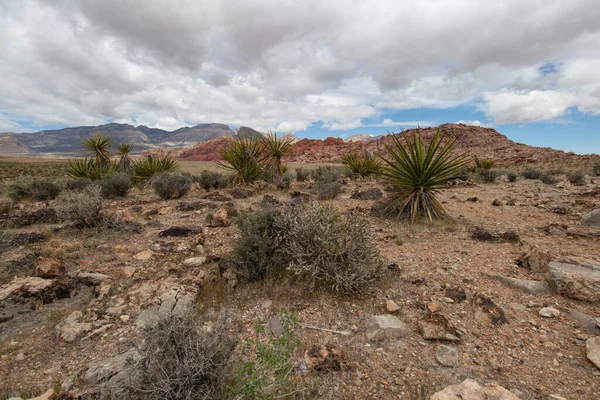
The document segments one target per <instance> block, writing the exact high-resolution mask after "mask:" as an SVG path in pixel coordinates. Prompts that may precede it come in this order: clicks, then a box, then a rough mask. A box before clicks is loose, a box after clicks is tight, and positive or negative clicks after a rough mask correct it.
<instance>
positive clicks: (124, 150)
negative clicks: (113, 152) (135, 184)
mask: <svg viewBox="0 0 600 400" xmlns="http://www.w3.org/2000/svg"><path fill="white" fill-rule="evenodd" d="M132 151H133V143H121V144H120V145H118V146H117V155H118V156H119V171H120V172H125V173H127V174H128V173H130V172H131V157H130V154H131V152H132Z"/></svg>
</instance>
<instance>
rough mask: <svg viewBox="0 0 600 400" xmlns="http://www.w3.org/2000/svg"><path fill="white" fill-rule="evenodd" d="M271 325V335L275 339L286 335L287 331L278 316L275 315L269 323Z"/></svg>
mask: <svg viewBox="0 0 600 400" xmlns="http://www.w3.org/2000/svg"><path fill="white" fill-rule="evenodd" d="M269 325H270V327H271V333H272V334H273V336H275V337H279V336H281V335H283V334H284V333H285V329H284V328H283V324H282V323H281V320H280V319H279V317H278V316H277V315H275V316H274V317H273V318H271V320H270V321H269Z"/></svg>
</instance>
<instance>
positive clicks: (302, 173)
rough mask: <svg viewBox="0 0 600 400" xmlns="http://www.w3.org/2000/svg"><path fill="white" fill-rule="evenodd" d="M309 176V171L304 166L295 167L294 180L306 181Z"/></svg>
mask: <svg viewBox="0 0 600 400" xmlns="http://www.w3.org/2000/svg"><path fill="white" fill-rule="evenodd" d="M309 178H310V171H309V170H306V169H304V168H296V180H297V181H298V182H304V181H307V180H308V179H309Z"/></svg>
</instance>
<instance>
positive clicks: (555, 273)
mask: <svg viewBox="0 0 600 400" xmlns="http://www.w3.org/2000/svg"><path fill="white" fill-rule="evenodd" d="M548 272H549V279H550V281H551V283H552V284H553V286H555V287H556V289H557V291H558V293H560V294H561V295H563V296H565V297H568V298H571V299H577V300H584V301H590V302H598V301H600V265H598V264H584V265H581V264H569V263H566V262H557V261H553V262H551V263H550V264H548Z"/></svg>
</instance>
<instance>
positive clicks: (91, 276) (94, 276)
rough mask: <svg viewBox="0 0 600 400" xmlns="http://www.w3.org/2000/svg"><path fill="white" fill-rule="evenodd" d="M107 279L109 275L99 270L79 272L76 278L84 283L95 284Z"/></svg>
mask: <svg viewBox="0 0 600 400" xmlns="http://www.w3.org/2000/svg"><path fill="white" fill-rule="evenodd" d="M107 279H110V276H108V275H106V274H101V273H99V272H81V273H79V274H77V280H78V281H80V282H81V283H83V284H84V285H91V286H97V285H100V284H101V283H102V282H104V281H105V280H107Z"/></svg>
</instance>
